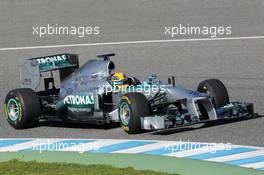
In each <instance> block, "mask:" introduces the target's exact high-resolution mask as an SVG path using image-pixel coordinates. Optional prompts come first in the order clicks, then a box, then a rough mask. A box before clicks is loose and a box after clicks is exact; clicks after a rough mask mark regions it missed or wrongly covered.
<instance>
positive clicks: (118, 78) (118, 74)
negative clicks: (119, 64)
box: [112, 72, 126, 81]
mask: <svg viewBox="0 0 264 175" xmlns="http://www.w3.org/2000/svg"><path fill="white" fill-rule="evenodd" d="M125 79H126V75H125V74H124V73H123V72H116V73H115V74H114V75H113V77H112V80H113V81H122V80H125Z"/></svg>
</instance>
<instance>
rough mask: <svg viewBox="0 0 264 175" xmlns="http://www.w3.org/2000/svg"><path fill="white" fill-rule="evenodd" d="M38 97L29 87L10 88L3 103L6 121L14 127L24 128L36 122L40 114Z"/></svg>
mask: <svg viewBox="0 0 264 175" xmlns="http://www.w3.org/2000/svg"><path fill="white" fill-rule="evenodd" d="M40 108H41V106H40V99H39V97H38V96H37V94H36V93H35V92H34V91H33V90H32V89H29V88H21V89H14V90H11V91H10V92H9V93H8V94H7V96H6V98H5V104H4V110H5V116H6V120H7V122H8V123H9V124H10V125H11V126H12V127H13V128H15V129H25V128H29V127H33V126H35V125H36V124H37V122H38V120H39V116H40Z"/></svg>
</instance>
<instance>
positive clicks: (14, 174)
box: [0, 160, 168, 175]
mask: <svg viewBox="0 0 264 175" xmlns="http://www.w3.org/2000/svg"><path fill="white" fill-rule="evenodd" d="M0 174H1V175H86V174H89V175H168V174H167V173H161V172H154V171H149V170H135V169H134V168H131V167H128V168H115V167H113V166H110V165H79V164H69V163H40V162H36V161H30V162H24V161H19V160H10V161H8V162H1V163H0Z"/></svg>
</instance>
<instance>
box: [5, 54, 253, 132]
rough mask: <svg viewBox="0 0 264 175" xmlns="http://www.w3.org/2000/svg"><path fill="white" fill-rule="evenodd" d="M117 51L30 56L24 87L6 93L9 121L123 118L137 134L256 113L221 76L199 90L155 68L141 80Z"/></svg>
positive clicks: (22, 75) (20, 125) (21, 124)
mask: <svg viewBox="0 0 264 175" xmlns="http://www.w3.org/2000/svg"><path fill="white" fill-rule="evenodd" d="M114 55H115V54H106V55H99V56H98V58H96V59H92V60H89V61H88V62H87V63H85V64H84V65H82V66H81V67H79V61H78V55H75V54H59V55H52V56H45V57H40V58H32V59H27V60H26V61H25V63H24V64H22V65H21V66H19V71H20V81H21V88H19V89H14V90H11V91H10V92H9V93H8V94H7V96H6V99H5V105H4V110H5V115H6V119H7V121H8V123H9V124H10V125H11V126H12V127H14V128H16V129H24V128H28V127H32V126H36V124H37V123H38V122H39V121H42V120H50V119H53V118H56V119H60V120H61V121H62V122H79V123H95V124H104V123H112V122H120V124H121V126H122V128H123V129H124V131H126V132H127V133H129V134H134V133H139V132H140V131H142V130H159V129H167V128H174V127H182V126H186V125H191V124H196V123H200V122H206V121H211V120H219V119H231V118H238V117H240V118H242V117H244V118H247V117H252V116H254V109H253V104H252V103H244V102H230V100H229V95H228V92H227V90H226V88H225V86H224V84H223V83H222V82H221V81H220V80H217V79H209V80H205V81H202V82H201V83H200V84H199V85H198V88H197V90H190V89H187V88H185V87H183V86H181V85H176V84H175V78H174V77H173V76H172V77H169V78H168V82H167V83H163V82H161V81H159V80H158V79H157V77H156V75H154V74H151V75H149V77H148V78H147V80H146V81H144V82H141V81H139V80H138V79H137V78H135V77H132V76H131V77H130V76H126V75H125V74H123V73H122V72H118V71H116V69H115V64H114V62H113V61H111V60H110V57H112V56H114ZM56 73H57V74H56ZM57 84H58V85H57ZM58 86H60V87H58Z"/></svg>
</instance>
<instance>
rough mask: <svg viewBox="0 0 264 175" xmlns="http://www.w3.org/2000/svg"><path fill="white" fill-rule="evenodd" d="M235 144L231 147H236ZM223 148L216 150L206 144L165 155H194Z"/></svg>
mask: <svg viewBox="0 0 264 175" xmlns="http://www.w3.org/2000/svg"><path fill="white" fill-rule="evenodd" d="M236 147H237V146H236V145H232V146H231V148H236ZM223 149H224V148H220V149H217V150H214V148H210V147H207V146H204V147H201V148H198V149H190V150H185V151H179V152H174V153H170V154H166V156H173V157H188V156H195V155H198V154H203V153H210V152H212V153H213V151H221V150H223Z"/></svg>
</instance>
